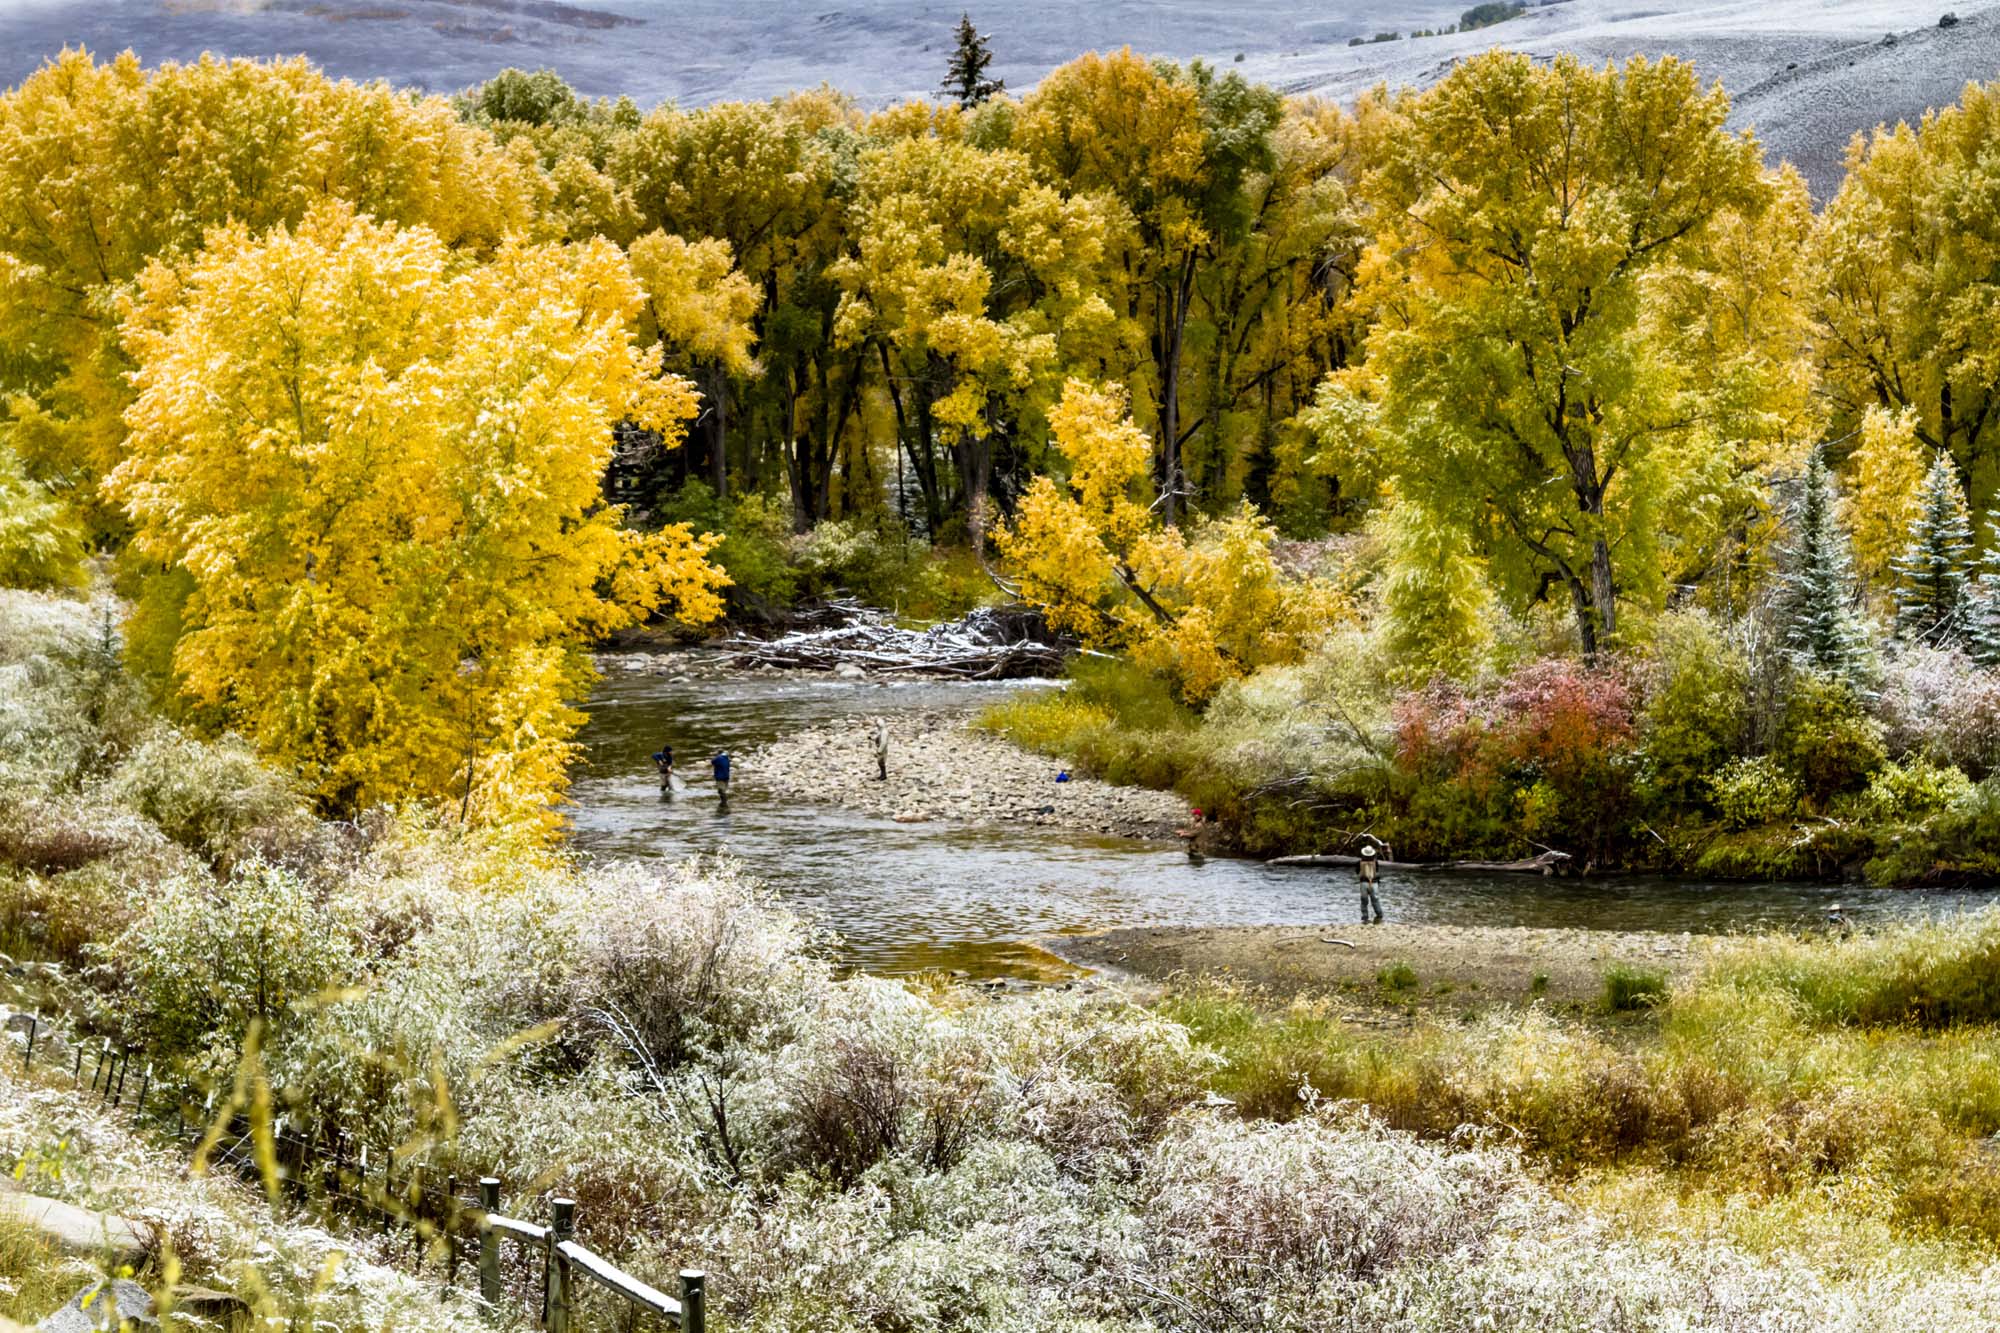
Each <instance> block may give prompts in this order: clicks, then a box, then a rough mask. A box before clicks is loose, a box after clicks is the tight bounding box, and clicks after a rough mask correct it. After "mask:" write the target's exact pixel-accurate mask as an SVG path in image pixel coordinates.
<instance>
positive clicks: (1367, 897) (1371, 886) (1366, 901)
mask: <svg viewBox="0 0 2000 1333" xmlns="http://www.w3.org/2000/svg"><path fill="white" fill-rule="evenodd" d="M1381 857H1382V853H1381V852H1379V851H1377V850H1376V848H1375V844H1374V843H1373V842H1370V841H1367V840H1363V842H1362V844H1361V856H1360V858H1359V859H1358V860H1357V861H1356V862H1355V864H1354V868H1355V870H1356V871H1357V872H1359V874H1360V876H1361V924H1362V925H1364V926H1366V925H1377V926H1379V925H1381V924H1382V903H1381V901H1380V900H1379V899H1377V898H1376V897H1375V871H1376V869H1377V867H1376V862H1377V861H1379V860H1380V859H1381ZM1371 911H1372V912H1373V913H1374V914H1375V919H1374V921H1372V922H1371V921H1369V919H1368V914H1369V913H1370V912H1371Z"/></svg>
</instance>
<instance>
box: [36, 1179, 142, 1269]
mask: <svg viewBox="0 0 2000 1333" xmlns="http://www.w3.org/2000/svg"><path fill="white" fill-rule="evenodd" d="M0 1214H5V1215H6V1216H8V1217H11V1218H14V1219H16V1220H17V1221H20V1222H23V1223H25V1224H27V1225H28V1226H29V1227H31V1228H33V1229H34V1230H35V1231H38V1232H40V1233H41V1234H42V1235H43V1236H44V1237H45V1238H46V1239H47V1240H48V1241H49V1243H50V1244H52V1245H54V1246H55V1247H56V1248H57V1249H58V1250H61V1251H62V1252H63V1253H65V1254H73V1255H76V1256H78V1257H79V1258H84V1259H109V1260H111V1261H112V1262H113V1263H114V1264H118V1265H124V1264H130V1265H134V1266H136V1265H137V1264H139V1263H140V1262H141V1261H143V1260H144V1259H145V1257H146V1251H147V1250H148V1249H149V1248H150V1247H151V1242H152V1236H151V1233H150V1231H149V1230H148V1229H147V1228H146V1227H145V1226H144V1225H142V1224H141V1223H138V1222H133V1221H130V1220H128V1219H126V1218H123V1217H119V1216H117V1215H116V1214H114V1213H93V1212H91V1211H90V1210H89V1209H87V1208H79V1207H77V1206H76V1205H75V1204H73V1203H64V1202H62V1201H61V1200H60V1199H44V1198H42V1197H41V1196H40V1195H37V1194H0Z"/></svg>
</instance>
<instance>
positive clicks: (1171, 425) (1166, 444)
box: [1160, 251, 1194, 528]
mask: <svg viewBox="0 0 2000 1333" xmlns="http://www.w3.org/2000/svg"><path fill="white" fill-rule="evenodd" d="M1193 294H1194V252H1193V251H1189V252H1188V254H1187V256H1186V257H1185V258H1184V259H1182V261H1181V272H1180V277H1179V279H1178V280H1177V281H1176V282H1175V283H1174V288H1173V291H1172V293H1171V303H1170V305H1169V307H1168V310H1167V326H1166V328H1165V330H1164V333H1165V338H1164V342H1165V348H1164V350H1163V354H1162V356H1161V364H1160V519H1161V521H1162V522H1164V523H1165V524H1166V525H1167V526H1168V527H1170V528H1171V527H1174V526H1176V525H1177V524H1178V523H1179V522H1180V491H1181V339H1182V338H1183V336H1184V335H1185V334H1186V333H1187V316H1188V304H1189V302H1190V300H1191V299H1192V298H1193Z"/></svg>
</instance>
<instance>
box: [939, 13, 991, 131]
mask: <svg viewBox="0 0 2000 1333" xmlns="http://www.w3.org/2000/svg"><path fill="white" fill-rule="evenodd" d="M987 41H988V39H987V37H986V35H985V34H984V33H982V32H980V31H979V29H977V28H975V27H973V26H972V15H970V14H961V15H959V18H958V45H957V47H956V48H955V49H954V50H953V51H952V53H951V64H950V65H948V66H947V67H946V69H945V76H944V82H943V83H942V84H940V85H939V90H940V91H942V92H946V93H949V94H950V95H951V96H953V97H956V98H957V99H958V104H959V105H960V106H961V107H964V108H967V109H968V110H969V109H971V108H972V107H975V106H978V105H979V104H980V103H981V102H984V101H985V100H986V99H987V98H989V97H992V96H993V95H994V94H996V93H1001V92H1005V91H1006V89H1007V85H1006V84H1004V83H1002V82H1001V81H1000V80H999V79H989V78H987V77H986V67H987V66H988V65H990V64H992V63H993V51H992V49H991V48H990V47H989V46H988V45H987Z"/></svg>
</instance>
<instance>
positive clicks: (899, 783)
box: [743, 713, 1187, 838]
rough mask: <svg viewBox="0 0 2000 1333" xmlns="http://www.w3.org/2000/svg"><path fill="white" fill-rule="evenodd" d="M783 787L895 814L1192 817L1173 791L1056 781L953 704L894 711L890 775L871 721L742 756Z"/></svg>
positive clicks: (1144, 833)
mask: <svg viewBox="0 0 2000 1333" xmlns="http://www.w3.org/2000/svg"><path fill="white" fill-rule="evenodd" d="M743 763H744V766H745V771H746V772H749V771H754V772H755V773H756V775H757V780H758V782H759V783H761V784H763V785H766V786H768V787H770V788H771V790H772V791H774V792H775V793H777V794H778V795H780V796H784V797H787V798H789V799H792V800H800V801H821V802H826V803H828V804H833V805H844V806H848V807H851V808H853V809H857V810H864V811H866V812H868V813H869V814H873V815H880V816H882V817H884V818H887V819H896V820H902V821H904V822H915V821H918V820H934V819H948V820H966V821H973V822H979V823H1003V822H1006V823H1025V824H1047V825H1054V826H1057V827H1062V828H1075V829H1086V830H1089V831H1091V832H1095V833H1108V834H1116V835H1119V836H1123V837H1134V838H1167V837H1172V836H1173V831H1174V829H1175V828H1176V827H1177V826H1179V825H1181V824H1184V823H1185V822H1186V818H1187V806H1186V804H1185V803H1184V802H1183V801H1182V800H1181V798H1180V797H1178V796H1176V795H1174V794H1173V793H1171V792H1162V791H1152V790H1149V789H1147V788H1143V787H1114V786H1112V785H1111V784H1109V783H1106V782H1098V781H1096V780H1094V779H1091V778H1084V777H1074V778H1072V779H1071V780H1070V781H1068V782H1057V781H1056V780H1055V778H1056V773H1057V772H1058V771H1059V769H1060V767H1061V766H1060V765H1059V764H1058V763H1057V762H1056V761H1055V760H1053V759H1049V758H1045V757H1044V756H1041V755H1035V754H1030V753H1028V752H1027V751H1025V750H1022V749H1019V748H1017V747H1015V746H1013V745H1009V744H1008V743H1007V742H1005V741H1003V740H999V739H997V738H996V737H993V736H989V735H987V734H986V733H984V732H980V731H976V730H974V729H973V728H972V727H971V726H970V725H968V723H967V721H966V719H965V718H964V717H963V716H961V715H957V714H951V713H918V714H906V715H899V716H896V717H894V718H891V719H890V720H889V777H888V780H887V781H886V782H885V781H882V780H880V779H879V778H878V777H877V776H876V765H875V753H874V750H873V748H872V746H871V745H870V742H869V731H868V728H867V727H866V726H865V725H855V726H851V727H840V728H832V727H819V728H814V729H812V730H809V731H802V732H797V733H795V734H793V735H791V736H787V737H785V738H784V739H782V740H779V741H775V742H773V743H772V744H770V745H767V746H764V747H762V748H760V749H758V750H757V751H755V752H754V753H752V754H750V755H747V756H745V757H744V759H743Z"/></svg>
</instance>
